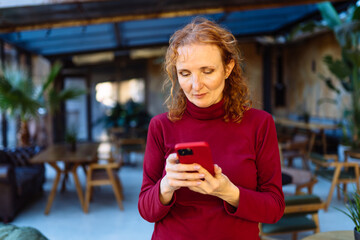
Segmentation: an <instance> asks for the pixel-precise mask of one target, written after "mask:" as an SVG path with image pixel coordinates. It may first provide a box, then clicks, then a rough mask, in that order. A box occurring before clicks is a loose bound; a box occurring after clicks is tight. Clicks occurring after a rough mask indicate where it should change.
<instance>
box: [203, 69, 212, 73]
mask: <svg viewBox="0 0 360 240" xmlns="http://www.w3.org/2000/svg"><path fill="white" fill-rule="evenodd" d="M213 72H214V70H213V69H207V70H204V73H205V74H212V73H213Z"/></svg>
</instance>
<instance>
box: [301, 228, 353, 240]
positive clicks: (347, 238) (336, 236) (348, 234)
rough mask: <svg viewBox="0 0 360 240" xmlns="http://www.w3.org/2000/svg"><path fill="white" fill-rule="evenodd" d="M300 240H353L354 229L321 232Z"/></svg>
mask: <svg viewBox="0 0 360 240" xmlns="http://www.w3.org/2000/svg"><path fill="white" fill-rule="evenodd" d="M302 240H354V231H351V230H350V231H331V232H321V233H316V234H314V235H311V236H308V237H306V238H303V239H302Z"/></svg>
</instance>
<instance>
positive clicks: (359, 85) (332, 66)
mask: <svg viewBox="0 0 360 240" xmlns="http://www.w3.org/2000/svg"><path fill="white" fill-rule="evenodd" d="M318 7H319V10H320V13H321V15H322V17H323V19H324V22H325V24H326V27H328V28H329V29H331V30H332V31H333V32H334V34H335V36H336V39H337V41H338V43H339V45H340V47H341V58H340V59H334V58H333V57H332V56H330V55H327V56H325V57H324V63H325V64H326V65H327V67H328V69H329V70H330V72H331V73H332V74H333V75H334V76H336V79H335V81H338V82H339V83H340V86H341V87H342V88H343V89H344V90H345V91H346V92H347V93H348V94H349V95H350V96H351V105H350V106H348V108H346V109H345V110H344V112H343V121H342V124H341V127H342V133H343V136H342V140H343V143H348V144H350V145H351V147H352V148H353V149H359V148H360V38H359V36H360V7H359V6H351V7H350V8H349V9H348V11H347V14H346V15H344V17H343V18H340V16H339V14H338V13H337V12H336V10H335V8H334V7H333V6H332V4H331V3H329V2H324V3H319V4H318ZM322 79H323V80H324V81H325V83H326V85H327V86H328V87H329V88H330V89H332V90H333V91H335V92H336V93H337V94H340V89H339V88H338V87H336V85H335V84H334V83H333V80H332V79H331V78H329V77H327V78H325V77H322Z"/></svg>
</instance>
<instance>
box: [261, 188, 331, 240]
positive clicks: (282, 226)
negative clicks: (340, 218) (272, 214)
mask: <svg viewBox="0 0 360 240" xmlns="http://www.w3.org/2000/svg"><path fill="white" fill-rule="evenodd" d="M285 204H286V207H285V212H284V216H283V217H282V218H281V219H280V220H279V221H278V222H277V223H275V224H266V223H262V224H259V230H260V235H261V236H269V235H278V234H285V233H292V234H293V239H296V234H297V233H298V232H302V231H315V232H319V231H320V228H319V218H318V211H319V210H320V209H323V208H324V207H325V204H324V203H323V202H322V201H321V199H320V198H319V197H318V196H316V195H295V196H287V197H285Z"/></svg>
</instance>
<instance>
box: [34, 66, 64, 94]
mask: <svg viewBox="0 0 360 240" xmlns="http://www.w3.org/2000/svg"><path fill="white" fill-rule="evenodd" d="M61 68H62V64H61V63H60V62H55V63H54V64H53V65H52V67H51V69H50V73H49V75H48V77H47V79H46V81H45V83H44V84H43V86H42V88H41V91H40V93H39V95H38V99H40V98H42V96H43V94H44V92H45V91H46V90H47V89H48V88H49V87H50V86H52V85H53V83H54V81H55V79H56V77H57V76H58V74H59V73H60V70H61Z"/></svg>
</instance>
